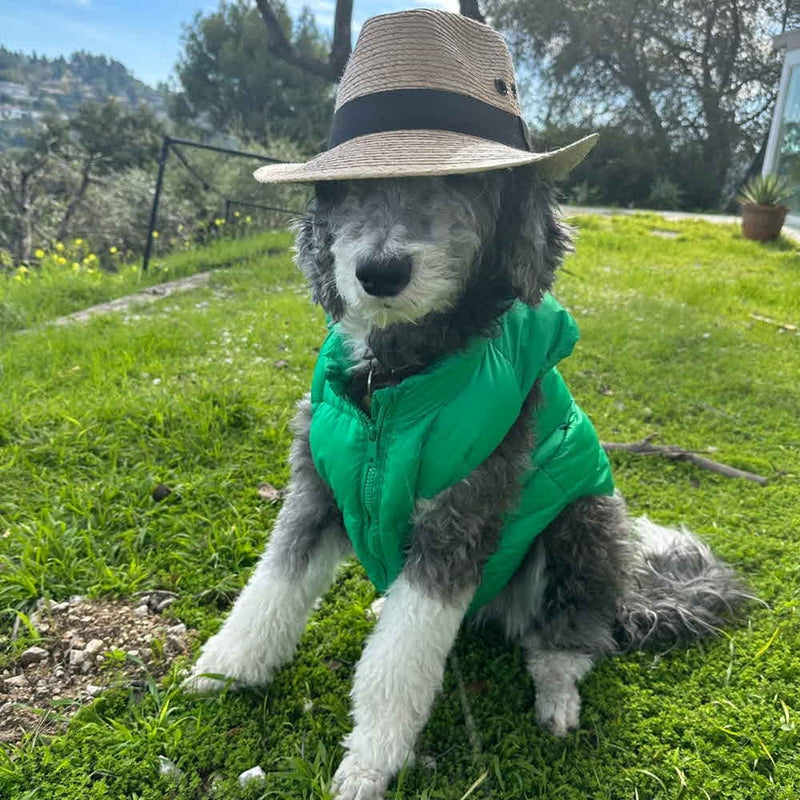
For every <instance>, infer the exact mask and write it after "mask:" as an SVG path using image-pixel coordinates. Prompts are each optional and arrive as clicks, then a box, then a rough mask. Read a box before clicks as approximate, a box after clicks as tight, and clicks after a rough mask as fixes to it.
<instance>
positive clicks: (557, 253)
mask: <svg viewBox="0 0 800 800" xmlns="http://www.w3.org/2000/svg"><path fill="white" fill-rule="evenodd" d="M504 177H505V181H504V186H503V196H502V200H501V205H500V219H499V220H498V227H497V237H496V245H495V246H496V248H497V250H498V251H499V253H500V255H501V262H502V263H503V265H504V267H505V268H506V270H507V271H508V274H509V277H510V279H511V283H512V285H513V287H514V293H515V295H516V296H517V297H518V298H519V299H520V300H522V301H523V302H524V303H527V304H528V305H530V306H536V305H538V304H539V302H540V301H541V299H542V296H543V295H544V294H545V292H548V291H549V290H550V288H551V286H552V285H553V281H554V280H555V275H556V270H557V269H558V267H559V266H560V265H561V262H562V260H563V259H564V256H565V255H566V254H567V253H568V252H570V251H571V250H572V229H571V228H570V227H569V226H568V225H566V224H565V223H564V222H563V221H562V219H561V211H560V208H559V205H558V203H557V202H556V199H555V189H554V188H553V186H552V184H550V183H548V182H547V181H545V180H544V179H543V178H541V177H540V176H539V174H538V173H537V171H536V167H535V166H526V167H516V168H514V169H512V170H510V171H509V172H507V173H506V175H505V176H504Z"/></svg>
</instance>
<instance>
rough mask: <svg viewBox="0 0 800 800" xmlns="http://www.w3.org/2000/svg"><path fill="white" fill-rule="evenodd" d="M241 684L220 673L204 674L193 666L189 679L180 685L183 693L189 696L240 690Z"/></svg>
mask: <svg viewBox="0 0 800 800" xmlns="http://www.w3.org/2000/svg"><path fill="white" fill-rule="evenodd" d="M242 685H243V684H241V683H239V681H237V680H234V679H233V678H227V677H226V676H225V675H222V674H220V673H210V672H204V671H203V670H200V669H198V668H197V666H195V667H194V668H193V669H192V671H191V672H190V673H189V677H188V678H186V679H185V680H184V681H183V683H181V688H182V689H183V691H184V692H189V693H191V694H212V693H214V692H221V691H222V690H223V689H240V688H241V687H242Z"/></svg>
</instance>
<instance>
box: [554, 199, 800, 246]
mask: <svg viewBox="0 0 800 800" xmlns="http://www.w3.org/2000/svg"><path fill="white" fill-rule="evenodd" d="M563 208H564V213H565V214H566V215H567V216H572V215H573V214H598V215H600V216H604V217H609V216H617V215H621V216H629V215H631V214H658V215H659V216H660V217H664V219H669V220H675V221H680V220H685V219H701V220H704V221H705V222H714V223H716V224H721V225H731V224H734V225H740V224H741V222H742V218H741V217H739V216H736V215H733V214H694V213H692V212H690V211H657V210H655V209H650V208H607V207H605V206H564V207H563ZM781 235H782V236H785V237H786V238H787V239H791V240H792V241H794V242H797V243H798V244H800V230H798V229H797V228H793V227H791V226H790V225H784V226H783V230H782V231H781Z"/></svg>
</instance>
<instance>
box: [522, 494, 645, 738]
mask: <svg viewBox="0 0 800 800" xmlns="http://www.w3.org/2000/svg"><path fill="white" fill-rule="evenodd" d="M628 553H629V551H628V521H627V516H626V514H625V509H624V505H623V503H622V501H621V499H619V498H618V497H599V496H598V497H586V498H582V499H581V500H578V501H576V502H575V503H572V504H571V505H570V506H568V507H567V508H566V509H565V510H564V511H563V512H562V513H561V514H560V515H559V516H558V517H557V518H556V519H555V520H554V521H553V522H552V523H551V524H550V525H549V526H548V527H547V528H546V529H545V530H544V531H543V532H542V533H541V534H540V536H539V538H538V539H537V541H536V542H535V544H534V550H533V553H532V555H533V559H532V562H533V563H534V564H535V563H537V562H538V564H539V565H542V564H543V565H544V569H543V573H544V574H543V578H544V591H543V596H542V607H541V609H540V611H539V613H538V614H537V616H536V619H535V621H534V623H533V625H532V626H531V629H530V630H529V632H528V633H527V635H525V636H523V637H522V644H523V647H524V649H525V655H526V665H527V667H528V671H529V672H530V674H531V676H532V677H533V680H534V682H535V684H536V719H537V721H538V723H539V724H540V725H541V726H542V727H543V728H545V729H546V730H548V731H550V732H551V733H553V734H555V735H556V736H565V735H566V734H567V733H569V732H570V731H572V730H575V729H576V728H577V727H578V724H579V721H580V708H581V700H580V694H579V691H578V683H579V682H580V681H581V680H582V679H583V678H584V677H585V676H586V675H587V674H588V673H589V671H590V670H591V668H592V666H593V664H594V662H595V661H596V660H597V659H599V658H601V657H602V656H603V655H605V654H606V653H609V652H611V651H612V650H613V649H614V647H615V644H614V636H613V626H614V621H615V617H616V610H617V603H618V601H619V599H620V597H621V596H622V593H623V587H624V585H625V580H626V574H627V572H626V571H627V569H628V568H629V564H630V558H629V554H628ZM532 572H536V573H538V575H539V576H540V578H541V577H542V570H541V569H537V570H532Z"/></svg>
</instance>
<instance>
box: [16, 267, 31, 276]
mask: <svg viewBox="0 0 800 800" xmlns="http://www.w3.org/2000/svg"><path fill="white" fill-rule="evenodd" d="M28 272H29V270H28V268H27V267H17V275H27V274H28Z"/></svg>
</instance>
